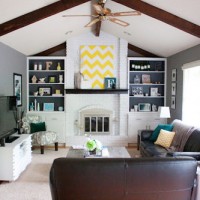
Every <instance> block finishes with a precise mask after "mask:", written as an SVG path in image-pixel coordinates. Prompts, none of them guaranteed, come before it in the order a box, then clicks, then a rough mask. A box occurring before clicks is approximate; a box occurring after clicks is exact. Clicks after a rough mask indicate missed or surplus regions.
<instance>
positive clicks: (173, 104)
mask: <svg viewBox="0 0 200 200" xmlns="http://www.w3.org/2000/svg"><path fill="white" fill-rule="evenodd" d="M171 108H172V109H175V108H176V97H175V96H172V97H171Z"/></svg>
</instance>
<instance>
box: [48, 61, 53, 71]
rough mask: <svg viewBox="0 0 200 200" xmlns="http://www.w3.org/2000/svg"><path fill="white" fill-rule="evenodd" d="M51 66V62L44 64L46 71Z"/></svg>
mask: <svg viewBox="0 0 200 200" xmlns="http://www.w3.org/2000/svg"><path fill="white" fill-rule="evenodd" d="M52 64H53V63H52V62H46V70H49V69H50V67H51V66H52Z"/></svg>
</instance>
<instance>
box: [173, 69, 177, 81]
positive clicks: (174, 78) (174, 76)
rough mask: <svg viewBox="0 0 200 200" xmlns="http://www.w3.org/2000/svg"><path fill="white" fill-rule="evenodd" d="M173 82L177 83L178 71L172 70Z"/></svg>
mask: <svg viewBox="0 0 200 200" xmlns="http://www.w3.org/2000/svg"><path fill="white" fill-rule="evenodd" d="M172 81H176V69H172Z"/></svg>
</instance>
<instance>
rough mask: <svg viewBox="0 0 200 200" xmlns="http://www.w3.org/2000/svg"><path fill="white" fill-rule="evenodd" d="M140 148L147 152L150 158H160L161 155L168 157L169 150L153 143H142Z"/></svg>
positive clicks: (146, 154)
mask: <svg viewBox="0 0 200 200" xmlns="http://www.w3.org/2000/svg"><path fill="white" fill-rule="evenodd" d="M140 148H141V150H142V151H145V156H148V157H153V156H156V157H160V156H161V155H166V153H167V152H168V150H167V149H165V148H163V147H161V146H159V145H156V144H154V143H153V142H151V141H141V143H140Z"/></svg>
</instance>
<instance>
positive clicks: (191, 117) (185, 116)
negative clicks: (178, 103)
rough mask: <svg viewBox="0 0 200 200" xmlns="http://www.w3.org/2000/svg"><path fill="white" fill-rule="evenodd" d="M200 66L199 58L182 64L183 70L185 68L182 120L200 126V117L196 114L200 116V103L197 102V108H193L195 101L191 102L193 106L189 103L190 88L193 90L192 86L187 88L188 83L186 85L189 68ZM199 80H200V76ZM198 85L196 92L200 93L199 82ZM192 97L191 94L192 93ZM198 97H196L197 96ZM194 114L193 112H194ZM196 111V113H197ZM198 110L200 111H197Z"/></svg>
mask: <svg viewBox="0 0 200 200" xmlns="http://www.w3.org/2000/svg"><path fill="white" fill-rule="evenodd" d="M197 67H198V68H200V60H197V61H194V62H191V63H187V64H184V65H183V66H182V70H183V99H182V120H183V121H184V122H185V123H187V124H190V125H193V126H198V127H200V117H195V115H198V114H199V115H198V116H200V109H198V108H200V105H199V104H196V106H198V107H196V109H193V108H192V105H194V103H193V102H191V106H190V105H188V104H189V103H188V101H189V99H188V97H189V96H188V95H189V94H188V90H189V91H190V90H191V87H190V88H186V87H188V85H187V86H186V84H187V83H186V79H187V75H188V74H187V70H188V69H192V68H193V69H195V68H197ZM199 82H200V77H199ZM196 86H197V89H196V92H198V93H199V94H200V90H199V84H196ZM190 98H192V97H191V95H190ZM195 99H196V98H195ZM199 101H200V97H198V102H199ZM190 109H192V110H190ZM191 111H193V113H194V114H192V112H191ZM195 112H196V113H195ZM197 112H198V113H197Z"/></svg>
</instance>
